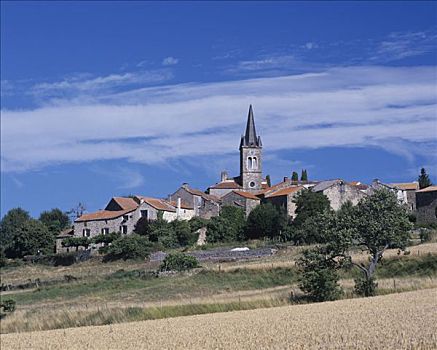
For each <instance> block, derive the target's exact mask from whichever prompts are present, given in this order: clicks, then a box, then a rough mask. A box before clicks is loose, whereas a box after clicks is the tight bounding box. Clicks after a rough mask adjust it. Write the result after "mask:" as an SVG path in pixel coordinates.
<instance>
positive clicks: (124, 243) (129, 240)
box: [104, 234, 153, 261]
mask: <svg viewBox="0 0 437 350" xmlns="http://www.w3.org/2000/svg"><path fill="white" fill-rule="evenodd" d="M152 248H153V244H152V243H151V242H150V241H149V240H148V239H147V238H146V237H144V236H140V235H137V234H132V235H128V236H122V237H121V238H119V239H117V240H115V241H113V242H112V244H111V245H110V246H109V247H108V253H107V254H106V255H105V257H104V261H113V260H120V259H123V260H129V259H132V260H138V259H145V258H147V257H148V256H149V255H150V252H151V251H152Z"/></svg>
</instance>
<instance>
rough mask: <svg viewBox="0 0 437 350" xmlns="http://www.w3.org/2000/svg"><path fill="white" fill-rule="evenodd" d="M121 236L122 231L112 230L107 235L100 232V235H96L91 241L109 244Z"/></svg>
mask: <svg viewBox="0 0 437 350" xmlns="http://www.w3.org/2000/svg"><path fill="white" fill-rule="evenodd" d="M120 236H121V235H120V232H111V233H108V234H107V235H104V234H100V235H97V236H94V237H93V238H92V239H91V242H92V243H96V244H99V243H104V244H109V243H112V242H113V241H115V240H117V239H119V238H120Z"/></svg>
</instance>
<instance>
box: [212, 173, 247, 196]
mask: <svg viewBox="0 0 437 350" xmlns="http://www.w3.org/2000/svg"><path fill="white" fill-rule="evenodd" d="M238 180H239V178H238V177H236V178H235V177H231V178H228V173H227V172H226V171H222V173H221V176H220V182H219V183H216V184H214V185H212V186H210V187H208V189H207V190H206V191H207V192H208V193H209V194H211V195H213V196H216V197H218V198H222V197H223V196H225V195H226V194H228V193H230V192H232V191H235V190H242V188H243V187H242V186H241V185H240V184H239V183H238Z"/></svg>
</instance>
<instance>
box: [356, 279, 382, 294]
mask: <svg viewBox="0 0 437 350" xmlns="http://www.w3.org/2000/svg"><path fill="white" fill-rule="evenodd" d="M377 287H378V283H376V282H375V279H374V278H373V277H371V278H370V279H365V278H362V277H361V278H356V279H355V287H354V291H355V294H357V295H360V296H364V297H372V296H374V295H376V288H377Z"/></svg>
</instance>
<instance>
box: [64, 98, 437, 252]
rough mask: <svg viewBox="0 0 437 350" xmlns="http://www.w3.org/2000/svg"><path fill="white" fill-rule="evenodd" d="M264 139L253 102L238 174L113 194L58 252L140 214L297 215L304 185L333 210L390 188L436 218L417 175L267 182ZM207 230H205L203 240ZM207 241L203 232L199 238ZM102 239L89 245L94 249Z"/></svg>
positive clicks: (422, 218) (424, 219) (416, 210)
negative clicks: (163, 191)
mask: <svg viewBox="0 0 437 350" xmlns="http://www.w3.org/2000/svg"><path fill="white" fill-rule="evenodd" d="M262 148H263V146H262V141H261V137H260V136H259V135H258V134H257V131H256V127H255V119H254V112H253V108H252V105H251V106H250V107H249V112H248V116H247V123H246V129H245V133H244V134H243V135H242V136H241V140H240V146H239V151H240V174H239V175H238V176H235V177H230V176H229V175H228V173H227V172H226V171H223V172H222V173H221V174H220V181H219V182H217V183H216V184H213V185H211V186H209V187H208V188H207V189H206V190H205V191H202V190H200V189H197V188H195V187H192V186H191V185H189V184H188V183H184V184H182V185H181V187H180V188H178V189H177V190H176V191H175V192H174V193H172V194H171V195H169V196H168V198H152V197H148V196H144V195H133V196H129V197H113V198H111V199H110V200H109V202H108V204H107V205H106V207H105V208H104V209H103V210H99V211H97V212H93V213H85V214H82V213H81V215H79V216H78V217H77V218H76V219H75V220H74V225H73V226H72V227H71V228H68V229H66V230H63V231H62V232H61V233H60V234H59V235H58V236H57V239H56V252H58V253H61V252H68V251H70V248H69V247H65V246H64V245H63V241H64V240H65V239H68V238H70V237H86V238H93V237H95V236H98V235H108V234H109V233H111V232H119V233H121V234H122V235H129V234H132V233H133V232H134V229H135V225H136V224H137V222H138V220H140V219H141V218H144V219H147V220H156V219H157V218H158V216H159V215H162V218H163V219H164V220H166V221H168V222H171V221H173V220H190V219H192V218H194V217H200V218H203V219H210V218H212V217H216V216H218V215H219V214H220V210H221V208H223V207H225V206H234V207H239V208H242V209H243V210H244V212H245V214H246V216H248V215H249V214H250V212H251V211H252V210H253V209H254V208H256V207H257V206H259V205H260V204H262V203H271V204H272V205H273V206H275V207H277V208H280V209H282V210H285V211H286V213H287V215H288V216H289V218H290V219H293V218H294V217H295V211H296V203H295V198H296V196H297V195H298V194H299V193H300V192H301V191H303V190H309V191H312V192H315V193H321V194H323V195H325V196H326V197H327V198H328V199H329V202H330V206H331V208H332V209H333V210H334V211H337V210H339V209H340V208H341V207H342V205H344V204H345V203H347V202H350V203H351V204H352V205H356V204H357V203H358V202H359V201H360V200H361V199H363V198H364V197H366V196H369V195H371V194H372V193H373V192H374V191H375V190H377V189H380V188H385V189H388V190H389V191H391V192H393V193H394V194H395V195H396V198H397V199H398V202H399V203H400V204H402V205H404V206H405V207H406V208H407V210H408V211H409V212H410V213H412V214H414V215H415V217H416V220H417V222H418V223H419V224H432V223H436V222H437V186H428V187H426V188H422V189H421V188H420V186H419V182H418V181H413V182H409V183H384V182H382V181H380V180H378V179H375V180H373V181H372V183H371V184H369V185H367V184H364V183H361V182H360V181H345V180H342V179H331V180H319V181H315V180H308V177H307V172H306V170H305V171H304V170H303V171H302V174H301V178H300V179H299V178H298V174H297V173H294V174H292V175H291V176H290V177H288V176H286V177H284V178H283V181H281V182H279V183H277V184H270V183H269V182H270V181H269V180H268V179H267V178H266V177H263V169H262V163H263V162H262V156H263V155H262ZM207 236H208V233H207V232H206V241H207ZM204 242H205V237H203V238H202V239H200V240H199V242H198V243H200V244H202V243H204ZM100 246H101V244H94V245H92V246H91V247H90V248H89V249H91V250H93V251H97V250H98V248H99V247H100Z"/></svg>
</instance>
